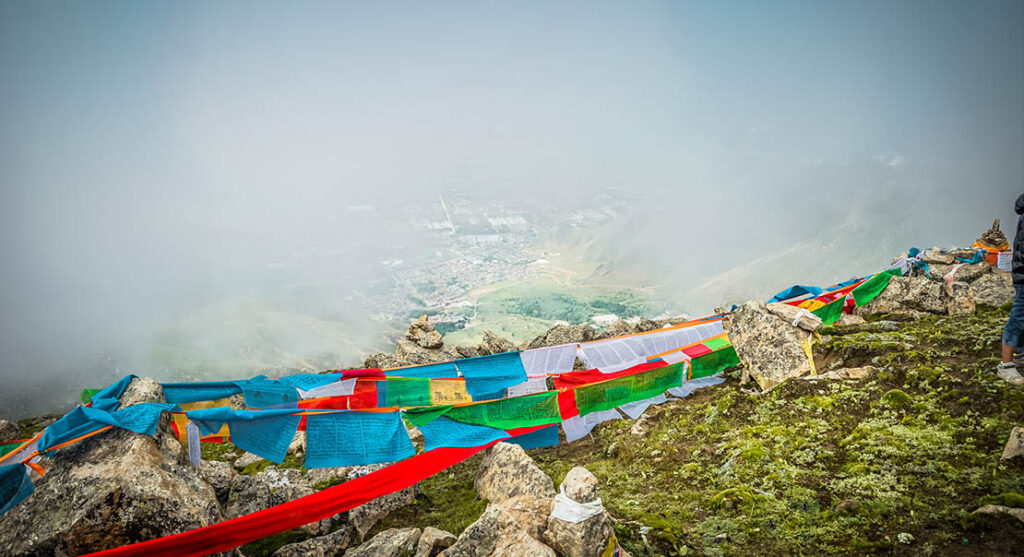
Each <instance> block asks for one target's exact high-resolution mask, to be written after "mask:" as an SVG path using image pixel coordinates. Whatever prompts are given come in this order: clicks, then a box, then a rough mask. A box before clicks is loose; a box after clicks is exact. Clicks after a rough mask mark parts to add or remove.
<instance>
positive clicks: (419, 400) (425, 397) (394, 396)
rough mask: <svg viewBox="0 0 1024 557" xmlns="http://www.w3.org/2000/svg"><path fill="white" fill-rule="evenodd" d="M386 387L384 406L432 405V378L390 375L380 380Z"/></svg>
mask: <svg viewBox="0 0 1024 557" xmlns="http://www.w3.org/2000/svg"><path fill="white" fill-rule="evenodd" d="M377 384H378V388H379V387H381V386H383V387H384V406H385V407H391V406H403V407H404V406H430V379H429V378H426V377H389V378H388V379H387V381H379V382H378V383H377Z"/></svg>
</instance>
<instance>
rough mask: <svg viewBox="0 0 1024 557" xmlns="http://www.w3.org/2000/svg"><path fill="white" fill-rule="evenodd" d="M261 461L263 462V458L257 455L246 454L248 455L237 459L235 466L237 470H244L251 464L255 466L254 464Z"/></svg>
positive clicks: (245, 454)
mask: <svg viewBox="0 0 1024 557" xmlns="http://www.w3.org/2000/svg"><path fill="white" fill-rule="evenodd" d="M261 460H263V458H262V457H259V456H256V455H254V454H252V453H250V452H246V453H243V454H242V456H240V457H238V458H236V459H235V462H234V463H233V466H234V467H235V469H236V470H242V469H243V468H245V467H246V466H248V465H250V464H254V463H256V462H259V461H261Z"/></svg>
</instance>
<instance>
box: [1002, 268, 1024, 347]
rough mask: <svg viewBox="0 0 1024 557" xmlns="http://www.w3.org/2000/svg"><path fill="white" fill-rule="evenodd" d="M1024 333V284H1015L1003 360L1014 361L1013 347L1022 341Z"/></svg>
mask: <svg viewBox="0 0 1024 557" xmlns="http://www.w3.org/2000/svg"><path fill="white" fill-rule="evenodd" d="M1022 333H1024V285H1022V284H1015V285H1013V307H1012V308H1011V309H1010V318H1009V319H1007V320H1006V326H1005V327H1003V347H1002V354H1001V356H1002V361H1003V363H1010V362H1012V361H1013V349H1014V348H1015V347H1016V346H1017V345H1018V344H1020V343H1021V342H1022V338H1021V337H1022Z"/></svg>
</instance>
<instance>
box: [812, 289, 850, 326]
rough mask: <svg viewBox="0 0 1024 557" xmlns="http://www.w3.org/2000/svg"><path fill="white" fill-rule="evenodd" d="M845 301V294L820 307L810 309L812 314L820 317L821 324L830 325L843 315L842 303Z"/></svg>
mask: <svg viewBox="0 0 1024 557" xmlns="http://www.w3.org/2000/svg"><path fill="white" fill-rule="evenodd" d="M845 303H846V296H843V297H841V298H839V299H838V300H835V301H833V302H829V303H827V304H825V305H823V306H821V307H820V308H818V309H816V310H814V311H812V312H811V313H813V314H814V315H817V316H818V317H820V318H821V323H822V324H823V325H831V324H833V323H835V322H836V321H838V320H839V318H840V317H841V316H842V315H843V304H845Z"/></svg>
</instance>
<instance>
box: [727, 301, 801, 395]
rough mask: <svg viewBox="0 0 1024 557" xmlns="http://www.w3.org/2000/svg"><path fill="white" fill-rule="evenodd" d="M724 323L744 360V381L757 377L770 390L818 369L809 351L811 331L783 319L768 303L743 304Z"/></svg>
mask: <svg viewBox="0 0 1024 557" xmlns="http://www.w3.org/2000/svg"><path fill="white" fill-rule="evenodd" d="M723 325H724V327H725V330H726V332H727V333H729V339H730V340H731V341H732V345H733V348H735V350H736V354H737V355H738V356H739V357H740V361H742V362H743V364H744V373H743V375H744V378H743V381H742V382H743V383H746V382H748V381H749V378H750V377H753V379H754V380H755V381H757V383H758V385H759V386H760V387H761V389H762V390H768V389H771V388H772V387H775V386H776V385H778V384H779V383H781V382H783V381H785V380H786V379H789V378H791V377H800V376H801V375H807V374H809V373H811V372H813V371H814V365H813V362H812V361H811V360H810V359H809V358H808V356H807V353H806V352H805V344H806V343H807V342H808V337H809V336H810V335H809V334H808V333H807V331H804V330H802V329H799V328H797V327H794V326H792V325H791V324H790V323H786V322H785V321H783V320H782V319H779V318H778V317H777V316H775V315H774V314H772V313H771V312H769V311H768V309H767V308H766V307H765V304H763V303H761V302H748V303H746V304H743V305H742V306H740V307H738V308H737V309H736V310H735V311H733V312H732V313H730V314H728V315H727V316H726V317H725V319H724V320H723Z"/></svg>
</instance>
